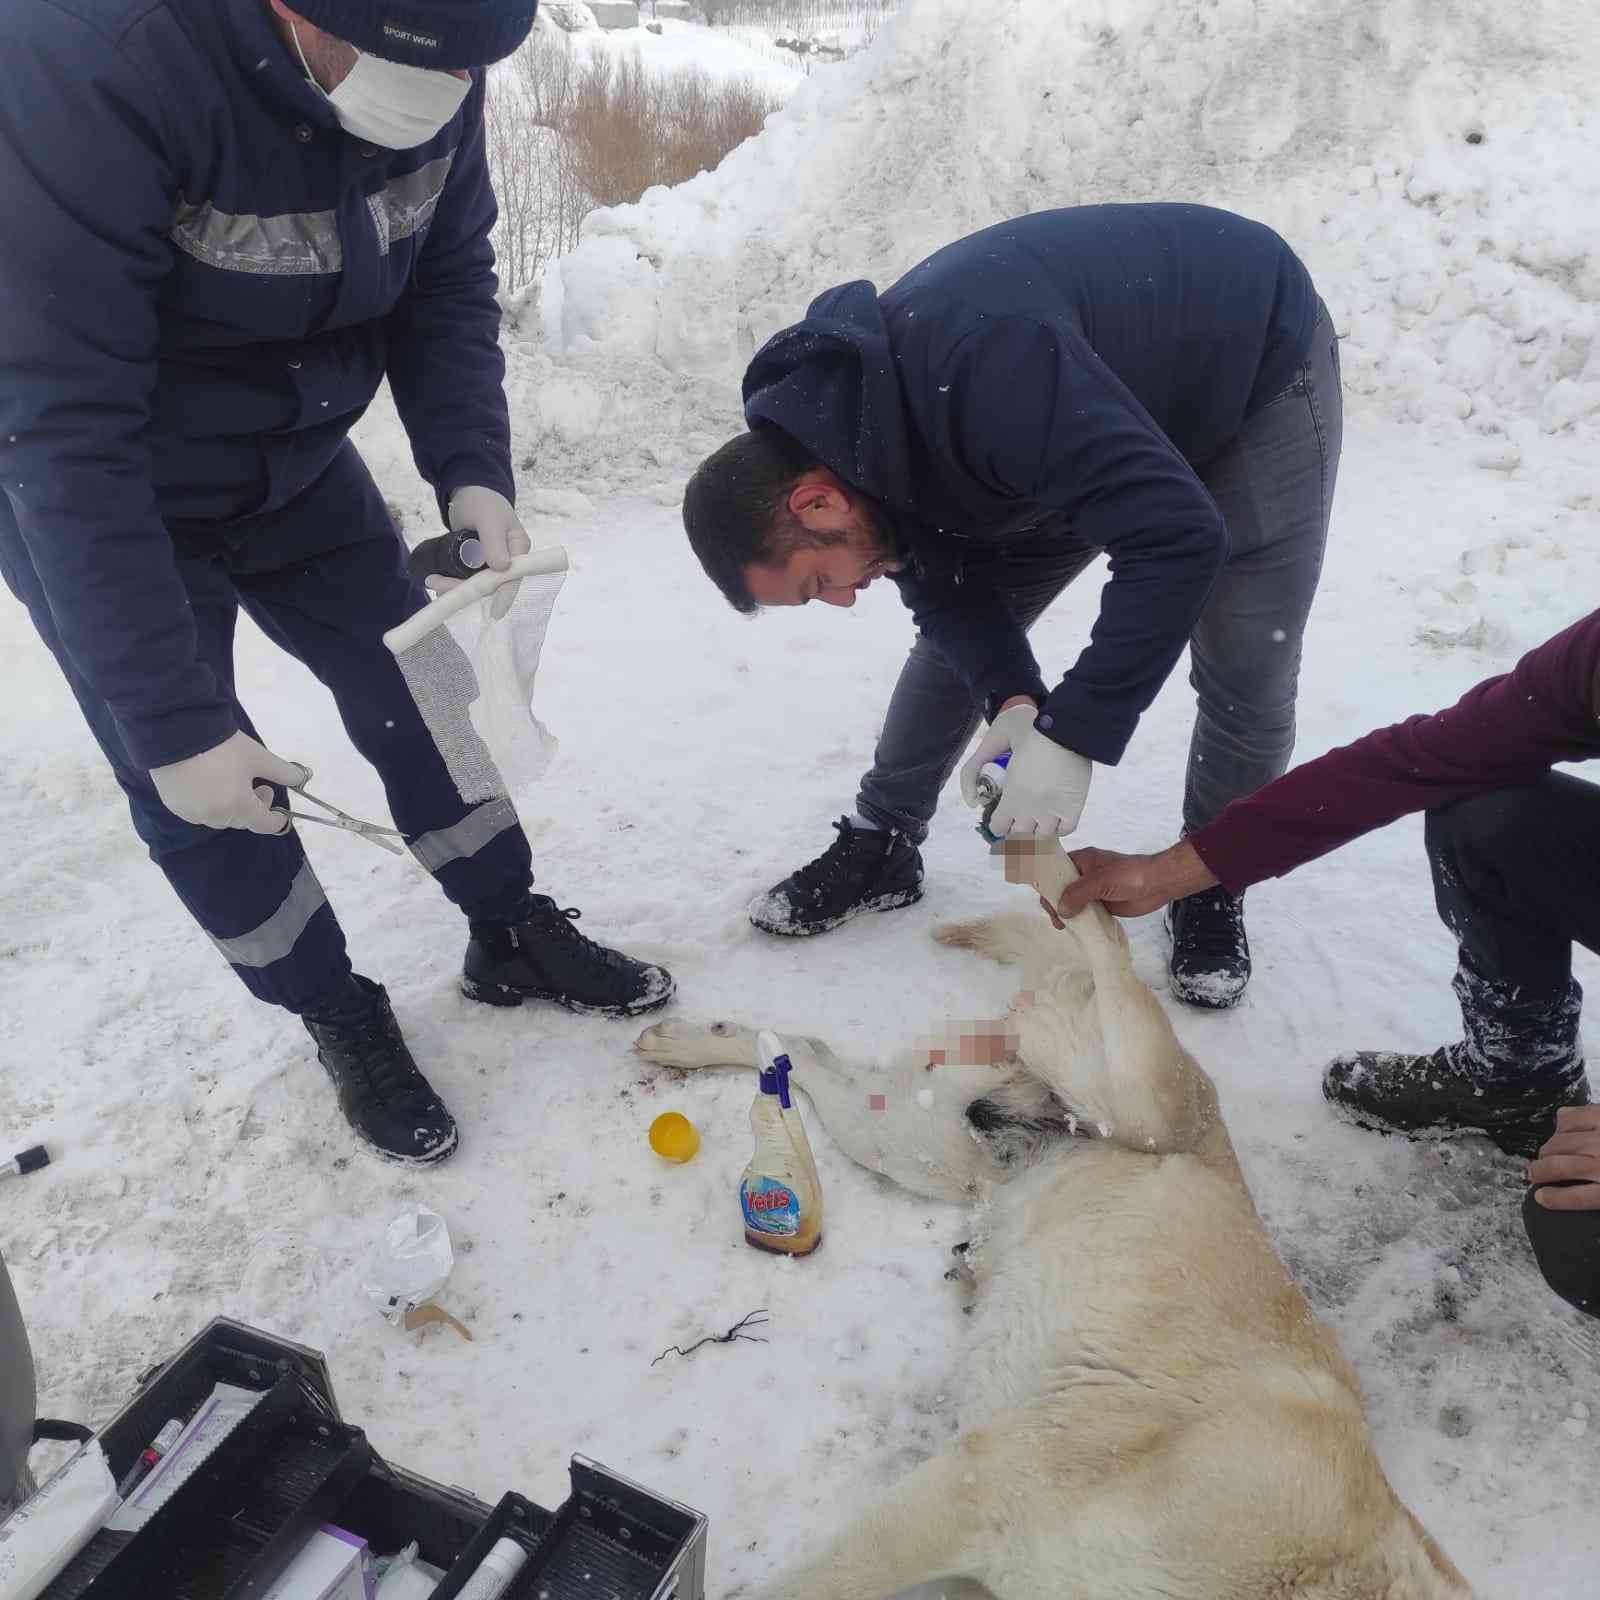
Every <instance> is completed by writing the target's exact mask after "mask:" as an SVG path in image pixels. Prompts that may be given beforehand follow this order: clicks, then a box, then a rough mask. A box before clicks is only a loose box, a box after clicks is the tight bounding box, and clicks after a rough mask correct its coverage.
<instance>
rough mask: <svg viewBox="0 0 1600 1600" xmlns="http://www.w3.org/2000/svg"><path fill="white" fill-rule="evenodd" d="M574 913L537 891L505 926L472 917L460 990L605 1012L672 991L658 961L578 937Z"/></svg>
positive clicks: (505, 1002)
mask: <svg viewBox="0 0 1600 1600" xmlns="http://www.w3.org/2000/svg"><path fill="white" fill-rule="evenodd" d="M580 915H581V913H580V912H579V911H578V910H577V908H576V907H574V906H567V907H565V908H563V907H561V906H558V905H557V904H556V903H555V901H554V900H552V899H551V898H550V897H549V895H544V894H536V895H534V896H533V906H532V910H531V911H530V913H529V915H528V917H527V919H526V920H525V921H523V922H518V923H516V924H514V925H513V926H511V927H508V928H507V927H490V926H483V925H480V924H477V923H474V924H473V925H472V939H471V942H470V943H469V944H468V945H467V958H466V961H465V963H464V965H463V969H462V977H461V992H462V993H463V994H464V995H466V997H467V998H468V999H469V1000H482V1001H484V1002H485V1003H486V1004H488V1005H491V1006H520V1005H521V1004H522V1002H523V1001H524V1000H550V1001H553V1002H554V1003H555V1004H556V1005H558V1006H565V1007H566V1008H567V1010H568V1011H581V1012H585V1013H594V1014H597V1015H599V1016H604V1017H636V1016H638V1015H639V1014H640V1013H641V1012H644V1011H654V1010H655V1009H656V1008H657V1007H658V1006H664V1005H665V1004H666V1003H667V1002H668V1001H669V1000H670V999H671V998H672V995H673V988H674V985H673V982H672V977H671V974H669V973H668V972H667V970H666V968H665V967H657V966H652V965H651V964H650V963H649V962H646V961H635V960H634V958H633V957H632V956H625V955H623V953H622V952H621V951H620V950H612V949H609V948H608V947H607V946H605V945H603V944H596V943H595V942H594V940H593V939H588V938H585V937H584V935H583V934H581V933H579V932H578V930H577V929H576V928H575V927H574V926H573V924H574V923H575V922H576V921H577V920H578V917H579V916H580Z"/></svg>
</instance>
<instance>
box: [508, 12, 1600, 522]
mask: <svg viewBox="0 0 1600 1600" xmlns="http://www.w3.org/2000/svg"><path fill="white" fill-rule="evenodd" d="M1597 72H1600V30H1596V29H1595V28H1594V27H1593V26H1592V20H1591V12H1590V9H1589V8H1588V7H1587V6H1586V5H1584V4H1582V3H1581V0H1551V3H1547V4H1543V5H1537V6H1533V7H1523V8H1517V9H1514V10H1507V9H1506V8H1505V7H1503V6H1500V5H1497V4H1493V3H1491V0H1409V3H1401V4H1394V5H1388V6H1384V7H1381V8H1380V7H1374V6H1372V5H1371V4H1370V3H1369V0H1271V3H1270V4H1266V5H1263V4H1260V3H1258V0H1078V3H1074V4H1071V5H1064V4H1063V3H1062V0H1002V3H998V4H993V5H987V6H974V5H971V4H969V3H968V0H915V3H913V4H911V5H909V6H907V7H906V8H905V9H904V10H903V11H902V12H901V13H900V15H899V16H898V17H897V18H895V19H893V20H892V21H891V22H889V23H888V24H887V25H886V26H885V28H884V30H883V32H882V34H881V35H880V36H879V38H878V40H877V42H876V43H875V45H874V46H873V48H872V49H871V50H869V51H867V52H866V53H864V54H863V55H862V56H859V57H857V58H855V59H853V60H851V61H849V62H847V63H844V64H843V65H841V66H838V67H835V68H833V69H831V70H830V71H828V72H827V73H825V74H818V75H817V76H815V77H813V78H812V79H811V80H809V81H808V83H807V84H806V85H805V86H804V87H802V88H801V89H800V90H799V91H798V92H797V93H796V94H795V96H794V97H793V99H792V100H791V101H790V103H789V105H788V106H787V107H786V108H785V110H784V111H783V112H781V113H779V114H778V115H777V116H775V117H774V118H773V119H772V120H771V122H770V123H769V125H768V128H767V131H766V132H765V133H764V134H763V135H762V136H761V137H760V138H758V139H755V140H753V141H750V142H749V143H747V144H746V145H744V146H743V147H741V148H740V149H739V150H737V151H735V152H734V153H733V154H732V155H731V156H730V157H729V158H728V159H727V160H726V161H725V162H724V163H723V164H722V166H721V167H720V168H719V169H718V171H717V172H715V173H712V174H709V175H704V176H702V177H700V178H698V179H696V180H695V181H694V182H692V183H689V184H686V185H682V186H680V187H679V188H677V189H674V190H670V191H668V190H653V191H651V192H650V193H649V194H647V195H646V196H645V197H644V199H643V200H642V201H641V202H640V203H639V204H638V205H636V206H628V207H621V208H617V209H615V210H610V211H603V212H599V213H596V214H595V215H593V216H592V217H591V218H590V219H589V220H588V221H587V222H586V224H585V226H584V240H583V242H582V244H581V245H580V246H579V248H578V249H577V251H575V252H574V253H573V254H572V255H570V256H568V257H566V258H565V259H563V260H561V261H559V262H557V263H555V264H554V265H553V266H552V267H551V269H550V270H549V273H548V275H547V279H546V283H545V287H544V305H543V317H542V324H543V328H542V332H543V336H544V338H543V343H544V349H543V352H540V351H539V350H538V348H537V332H538V330H537V329H536V328H535V327H533V326H530V325H529V324H533V323H534V321H535V319H534V318H532V317H529V318H527V319H526V323H525V325H524V326H523V328H522V330H521V336H522V337H523V338H525V339H527V340H528V341H529V343H528V347H527V348H526V350H525V354H526V356H527V357H528V358H529V359H527V360H526V361H525V362H523V363H522V364H521V370H522V372H523V375H524V376H525V378H526V379H527V380H529V381H528V382H527V384H526V387H525V389H524V392H523V393H522V395H521V396H520V397H519V398H520V400H521V402H522V404H523V406H524V408H525V409H524V418H525V421H526V422H528V423H532V424H534V425H535V426H536V428H537V431H539V432H540V433H542V434H543V435H544V436H545V443H546V448H547V450H549V451H550V452H551V453H552V455H553V457H554V458H557V459H559V460H560V463H561V466H562V468H563V470H570V471H573V472H576V473H577V474H578V475H579V476H580V477H583V476H587V475H591V474H594V473H595V472H596V471H597V469H598V463H599V462H600V461H601V459H602V458H604V459H605V461H606V467H605V469H604V471H603V473H602V476H603V478H604V481H603V482H602V483H600V484H598V485H597V487H599V488H600V489H601V490H602V492H603V491H604V490H605V489H607V488H614V487H618V486H619V485H618V484H617V482H616V480H615V477H614V476H613V475H614V474H615V472H616V470H617V467H618V464H619V461H620V462H625V463H627V464H628V469H629V470H626V471H625V473H624V478H625V480H626V481H627V482H628V483H629V484H630V485H631V486H634V487H649V486H652V485H658V486H660V488H661V489H662V493H663V495H665V494H666V492H667V485H666V483H665V482H664V481H663V480H662V478H661V475H660V470H659V469H660V468H661V467H662V466H663V465H669V466H670V467H671V468H673V469H676V468H678V467H681V466H682V465H684V464H685V463H686V462H688V461H690V460H692V459H693V458H694V457H695V456H696V455H697V454H698V453H699V452H700V451H701V450H702V448H703V447H704V448H709V447H710V446H712V445H714V444H715V443H717V442H719V441H720V438H721V437H723V436H724V435H725V434H726V433H727V432H728V431H729V430H730V429H731V428H733V427H736V426H737V425H738V411H737V385H738V379H739V376H740V374H741V372H742V370H743V366H744V363H745V361H746V360H747V359H748V357H749V355H750V353H751V351H752V350H753V349H754V348H755V347H756V345H757V344H758V343H759V342H760V341H761V340H762V339H764V338H765V337H766V336H767V335H768V334H769V333H770V332H772V331H773V330H774V329H775V328H778V327H780V326H782V325H784V324H785V323H787V322H790V321H792V320H794V319H795V318H797V317H799V316H800V315H802V314H803V311H804V308H805V305H806V303H807V302H808V300H809V299H810V298H811V297H812V295H814V294H815V293H817V292H818V291H819V290H820V289H822V288H824V287H826V286H828V285H830V284H833V283H836V282H841V281H844V280H846V279H849V278H854V277H868V278H871V279H873V280H874V281H876V282H878V283H880V284H884V283H887V282H889V281H892V279H893V278H895V277H896V276H898V275H899V274H900V273H901V272H902V271H904V270H905V269H906V268H907V267H909V266H911V265H912V264H913V263H914V262H916V261H917V260H918V259H919V258H920V257H922V256H923V255H925V254H926V253H927V252H928V251H930V250H932V249H935V248H937V247H938V246H939V245H940V244H943V243H945V242H947V241H949V240H950V239H953V238H956V237H958V236H960V235H961V234H963V233H966V232H969V231H971V230H972V229H975V228H978V227H982V226H985V225H987V224H988V223H991V222H994V221H998V220H1000V219H1002V218H1005V217H1008V216H1014V215H1018V214H1020V213H1022V212H1026V211H1030V210H1037V209H1040V208H1041V207H1047V206H1053V205H1071V204H1081V203H1089V202H1096V201H1106V200H1155V199H1167V200H1173V199H1182V200H1195V201H1204V202H1208V203H1211V204H1215V205H1222V206H1226V207H1229V208H1232V209H1236V210H1239V211H1242V212H1245V213H1246V214H1248V215H1251V216H1256V217H1259V218H1261V219H1262V220H1263V221H1266V222H1268V223H1270V224H1271V225H1272V226H1274V227H1276V228H1278V229H1279V231H1280V232H1282V233H1283V234H1284V235H1285V236H1286V237H1287V238H1288V239H1289V240H1290V241H1291V242H1292V243H1293V244H1294V245H1295V247H1296V248H1297V249H1298V250H1299V251H1300V253H1301V254H1302V255H1303V256H1304V257H1305V259H1306V260H1307V262H1308V264H1309V265H1310V266H1311V268H1312V271H1313V273H1314V274H1315V276H1316V278H1317V281H1318V285H1319V287H1320V288H1321V290H1322V292H1323V295H1324V298H1325V299H1327V301H1328V303H1329V305H1330V307H1331V308H1332V310H1333V312H1334V315H1335V320H1336V322H1337V324H1338V326H1339V328H1340V330H1341V331H1342V332H1343V333H1344V334H1345V336H1346V337H1345V343H1344V346H1343V357H1344V373H1345V381H1346V385H1347V388H1348V389H1349V391H1350V392H1351V394H1352V396H1353V397H1354V400H1355V404H1356V405H1357V406H1361V405H1363V404H1364V405H1365V406H1367V407H1371V408H1380V409H1381V411H1382V412H1383V413H1384V414H1386V415H1387V416H1389V417H1392V418H1395V419H1398V420H1404V421H1412V422H1422V423H1426V424H1429V425H1430V426H1433V427H1439V428H1443V429H1446V430H1458V429H1463V428H1464V429H1468V430H1471V432H1472V433H1473V434H1474V435H1479V436H1481V439H1482V443H1481V446H1480V448H1479V450H1478V452H1477V458H1476V459H1477V461H1478V464H1479V465H1480V466H1482V467H1483V468H1485V469H1488V470H1492V471H1497V472H1509V471H1514V470H1515V469H1516V468H1517V467H1518V466H1519V465H1521V464H1523V463H1524V462H1525V461H1528V460H1529V458H1530V456H1539V457H1540V458H1541V459H1543V456H1544V454H1545V453H1542V452H1541V441H1542V440H1545V439H1547V438H1548V437H1549V436H1550V435H1552V434H1555V433H1558V432H1562V431H1564V430H1568V429H1574V428H1576V429H1580V430H1582V431H1583V432H1584V433H1585V435H1589V434H1596V436H1597V437H1600V432H1597V430H1600V423H1597V416H1600V345H1597V344H1596V340H1595V334H1596V302H1597V301H1600V254H1597V251H1596V244H1595V234H1594V230H1593V228H1592V226H1591V219H1592V217H1593V215H1594V214H1595V210H1596V207H1597V204H1600V162H1597V161H1596V160H1595V159H1594V145H1595V133H1596V130H1595V119H1596V113H1595V112H1594V111H1593V110H1592V108H1591V104H1590V100H1591V86H1592V84H1593V83H1594V82H1595V80H1596V76H1597ZM641 434H642V435H644V436H646V437H648V438H652V439H654V440H655V441H657V448H656V449H655V450H653V451H651V452H650V453H649V454H648V455H641V456H636V457H635V458H634V459H633V460H632V461H631V462H629V461H628V456H629V452H628V451H627V449H626V448H624V442H625V441H627V440H628V439H630V438H631V437H635V436H638V435H641ZM663 442H664V445H665V450H666V459H665V460H664V459H663V456H662V447H663ZM1567 470H1569V471H1570V470H1571V469H1570V468H1569V469H1567ZM1587 494H1588V487H1587V485H1586V484H1585V483H1584V482H1582V481H1580V480H1579V479H1578V478H1577V477H1574V478H1573V481H1572V484H1571V488H1570V495H1569V498H1570V500H1571V502H1572V503H1574V504H1577V503H1581V502H1582V501H1583V500H1584V498H1585V496H1586V495H1587Z"/></svg>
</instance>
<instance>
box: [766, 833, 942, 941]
mask: <svg viewBox="0 0 1600 1600" xmlns="http://www.w3.org/2000/svg"><path fill="white" fill-rule="evenodd" d="M834 827H835V828H836V829H837V830H838V837H837V838H836V839H835V840H834V841H833V843H832V844H830V845H829V846H828V848H827V849H826V850H824V851H823V852H822V854H821V855H820V856H818V857H817V859H816V860H815V861H808V862H807V863H806V864H805V865H804V866H803V867H801V868H800V870H799V871H798V872H793V873H791V874H790V875H789V876H788V877H787V878H785V879H784V880H783V882H782V883H779V884H774V885H773V887H772V888H770V889H768V890H767V892H766V893H765V894H762V895H757V896H756V898H755V899H754V900H752V901H751V902H750V920H751V921H752V922H753V923H754V924H755V925H756V926H757V927H758V928H760V929H761V931H762V932H763V933H780V934H784V935H786V936H788V937H791V938H802V937H804V936H805V935H806V934H811V933H826V932H827V931H828V930H829V929H830V928H837V927H838V926H839V924H840V923H842V922H848V921H849V920H850V919H851V918H852V917H858V916H860V915H861V913H862V912H863V911H893V910H894V909H895V907H896V906H909V905H915V904H916V903H917V901H918V900H920V899H921V898H922V855H921V853H920V852H919V851H918V849H917V847H916V846H915V845H914V844H913V843H912V842H911V841H910V840H909V839H908V838H907V837H906V836H905V835H904V834H903V833H899V832H897V831H896V830H894V829H892V828H855V827H852V826H851V825H850V819H849V818H848V817H840V818H839V820H838V821H837V822H836V823H834Z"/></svg>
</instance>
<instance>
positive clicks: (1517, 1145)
mask: <svg viewBox="0 0 1600 1600" xmlns="http://www.w3.org/2000/svg"><path fill="white" fill-rule="evenodd" d="M1322 1092H1323V1094H1324V1096H1326V1098H1327V1100H1328V1103H1329V1104H1330V1105H1332V1106H1333V1107H1334V1108H1335V1109H1336V1110H1337V1111H1338V1112H1339V1113H1340V1114H1341V1115H1342V1116H1343V1117H1345V1118H1346V1119H1347V1120H1349V1121H1351V1122H1353V1123H1355V1124H1356V1126H1357V1127H1361V1128H1369V1129H1371V1130H1372V1131H1373V1132H1375V1133H1399V1134H1404V1135H1406V1136H1407V1137H1408V1138H1413V1139H1419V1138H1433V1139H1449V1138H1454V1137H1456V1136H1457V1135H1460V1134H1483V1135H1485V1136H1486V1137H1487V1138H1490V1139H1492V1140H1493V1141H1494V1142H1495V1143H1496V1144H1497V1145H1499V1146H1500V1148H1501V1149H1502V1150H1504V1151H1505V1152H1506V1154H1507V1155H1513V1156H1527V1157H1530V1158H1531V1157H1533V1156H1536V1155H1537V1154H1538V1153H1539V1146H1540V1145H1542V1144H1543V1143H1544V1142H1545V1140H1546V1139H1548V1138H1549V1137H1550V1135H1551V1134H1552V1133H1554V1132H1555V1128H1556V1111H1557V1109H1558V1108H1559V1107H1561V1106H1586V1105H1588V1103H1589V1082H1588V1079H1587V1078H1585V1077H1584V1073H1583V1062H1582V1060H1581V1059H1580V1058H1577V1057H1576V1056H1574V1057H1573V1059H1571V1060H1570V1061H1569V1062H1568V1063H1566V1064H1565V1066H1563V1067H1552V1066H1549V1065H1541V1066H1540V1067H1539V1068H1538V1069H1537V1070H1533V1071H1525V1072H1518V1073H1512V1072H1510V1071H1506V1070H1502V1069H1496V1068H1495V1067H1493V1066H1491V1065H1489V1064H1487V1063H1485V1062H1484V1061H1483V1060H1482V1059H1481V1058H1480V1057H1479V1056H1478V1055H1477V1054H1476V1052H1474V1051H1473V1050H1472V1048H1471V1046H1470V1045H1468V1044H1466V1043H1461V1044H1447V1045H1443V1046H1441V1047H1440V1048H1439V1049H1437V1050H1435V1051H1434V1052H1433V1053H1432V1054H1431V1055H1425V1056H1408V1055H1401V1054H1399V1053H1398V1052H1395V1051H1390V1050H1360V1051H1357V1052H1356V1053H1355V1054H1354V1055H1347V1056H1339V1057H1338V1058H1337V1059H1335V1060H1333V1061H1330V1062H1329V1063H1328V1066H1327V1069H1326V1071H1324V1073H1323V1074H1322Z"/></svg>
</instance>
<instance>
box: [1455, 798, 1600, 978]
mask: <svg viewBox="0 0 1600 1600" xmlns="http://www.w3.org/2000/svg"><path fill="white" fill-rule="evenodd" d="M1424 836H1425V838H1426V840H1427V846H1428V861H1429V863H1430V865H1431V866H1432V868H1433V890H1434V898H1435V901H1436V902H1437V904H1438V907H1439V915H1440V917H1441V918H1442V919H1443V920H1444V923H1445V926H1446V927H1448V928H1449V929H1450V931H1451V932H1452V933H1454V934H1455V936H1456V939H1457V940H1458V942H1459V943H1460V946H1461V955H1462V959H1463V961H1464V962H1468V963H1470V964H1471V967H1472V968H1473V970H1474V972H1475V973H1476V974H1478V975H1479V976H1481V977H1483V978H1485V979H1487V980H1489V982H1491V983H1493V984H1495V985H1496V986H1499V987H1502V988H1504V989H1505V990H1506V992H1507V994H1508V995H1509V996H1511V997H1513V998H1515V999H1516V1000H1517V1001H1518V1003H1524V1002H1527V1003H1532V1002H1538V1001H1540V1000H1548V999H1554V998H1556V997H1559V996H1560V995H1563V994H1565V993H1566V991H1567V985H1568V983H1569V982H1570V981H1571V979H1572V943H1573V940H1576V941H1577V942H1578V943H1579V944H1581V945H1582V946H1583V947H1584V948H1585V949H1587V950H1594V951H1600V787H1597V786H1596V785H1594V784H1592V783H1585V782H1584V781H1583V779H1581V778H1575V777H1573V776H1572V775H1571V774H1570V773H1565V772H1551V773H1549V774H1547V775H1546V776H1545V777H1543V778H1541V779H1540V780H1539V781H1538V782H1537V783H1531V784H1528V785H1527V786H1526V787H1524V788H1520V789H1496V790H1494V791H1493V792H1492V793H1489V794H1480V795H1476V796H1474V797H1473V798H1472V799H1471V800H1463V801H1461V802H1460V803H1459V804H1457V805H1453V806H1445V807H1443V808H1442V809H1440V810H1438V811H1430V812H1429V813H1428V815H1427V825H1426V830H1425V835H1424Z"/></svg>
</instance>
